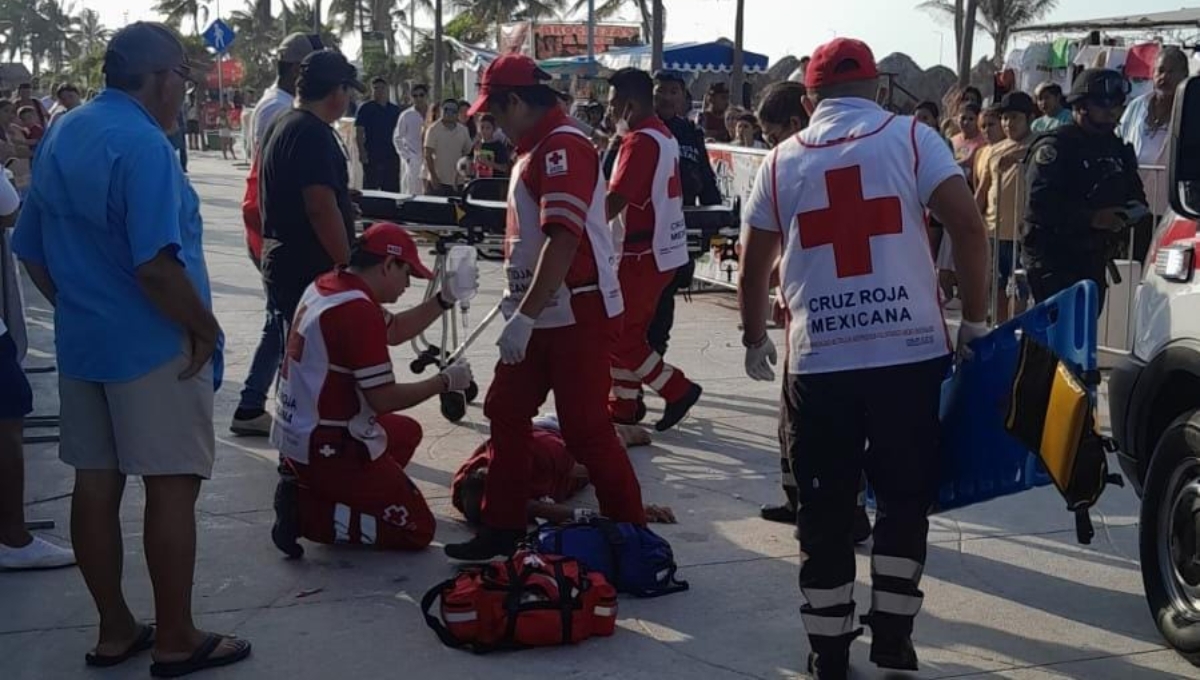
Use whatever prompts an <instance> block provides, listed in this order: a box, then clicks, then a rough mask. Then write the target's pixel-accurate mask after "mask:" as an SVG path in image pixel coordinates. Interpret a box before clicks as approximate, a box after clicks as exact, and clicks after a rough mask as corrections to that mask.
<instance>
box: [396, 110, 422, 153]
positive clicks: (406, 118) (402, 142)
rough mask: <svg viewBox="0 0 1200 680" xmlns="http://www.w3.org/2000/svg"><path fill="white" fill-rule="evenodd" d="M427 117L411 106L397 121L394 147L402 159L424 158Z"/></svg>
mask: <svg viewBox="0 0 1200 680" xmlns="http://www.w3.org/2000/svg"><path fill="white" fill-rule="evenodd" d="M424 128H425V117H424V116H422V115H421V112H420V111H418V110H417V109H416V107H415V106H410V107H408V108H407V109H404V111H402V112H401V113H400V117H399V118H397V119H396V130H395V132H393V133H392V146H394V147H396V153H397V154H399V155H400V157H401V158H407V159H413V158H422V157H423V156H422V154H424V151H423V149H424V145H425V135H424Z"/></svg>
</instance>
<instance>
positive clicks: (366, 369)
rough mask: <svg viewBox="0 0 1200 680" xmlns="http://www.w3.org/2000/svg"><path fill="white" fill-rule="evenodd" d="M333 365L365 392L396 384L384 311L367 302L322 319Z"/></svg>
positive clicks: (334, 311)
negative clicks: (348, 375) (350, 376)
mask: <svg viewBox="0 0 1200 680" xmlns="http://www.w3.org/2000/svg"><path fill="white" fill-rule="evenodd" d="M321 331H322V333H324V335H325V343H326V347H328V350H329V363H330V364H333V365H336V366H341V367H342V368H344V369H346V370H348V371H349V372H350V373H351V374H352V375H353V376H354V381H355V383H356V384H357V385H358V387H359V389H361V390H371V389H375V388H376V387H384V386H385V385H391V384H392V383H394V382H396V376H395V373H394V372H393V370H392V358H391V355H390V354H389V352H388V346H387V325H386V324H385V323H384V318H383V310H381V309H380V308H379V307H378V306H377V305H375V304H373V303H371V302H368V301H366V300H356V301H353V302H348V303H346V304H343V305H341V306H339V307H337V308H335V309H331V310H329V311H328V312H326V313H325V314H322V315H321Z"/></svg>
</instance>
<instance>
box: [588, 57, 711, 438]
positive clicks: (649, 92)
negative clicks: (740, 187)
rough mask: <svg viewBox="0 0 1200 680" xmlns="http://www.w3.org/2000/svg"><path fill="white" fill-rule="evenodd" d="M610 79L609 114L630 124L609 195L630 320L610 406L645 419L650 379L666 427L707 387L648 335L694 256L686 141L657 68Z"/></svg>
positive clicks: (616, 360)
mask: <svg viewBox="0 0 1200 680" xmlns="http://www.w3.org/2000/svg"><path fill="white" fill-rule="evenodd" d="M608 82H609V84H610V85H612V89H611V90H609V94H610V101H609V115H610V116H611V118H612V119H613V120H614V121H617V125H618V126H619V127H628V131H627V132H626V133H625V134H624V135H623V136H622V138H621V147H620V150H619V151H618V152H617V161H616V170H615V171H614V172H613V177H612V181H611V182H610V183H609V187H608V198H607V199H606V203H605V206H606V212H607V216H608V219H609V220H610V221H613V230H614V232H615V233H616V234H617V235H618V238H617V241H618V243H622V242H623V243H624V251H623V252H622V253H621V255H620V258H621V264H620V270H619V279H620V282H621V296H622V298H624V300H625V322H624V324H623V327H622V330H621V334H620V339H619V340H618V341H617V344H616V347H615V348H614V351H613V357H612V378H613V395H612V399H611V400H610V402H609V410H610V411H611V413H612V418H613V421H614V422H617V423H625V424H634V423H637V422H639V421H641V419H642V417H643V416H645V411H646V407H645V405H644V404H643V402H642V400H641V387H642V385H643V384H645V385H646V386H648V387H649V388H650V389H652V390H654V391H655V392H657V393H658V394H659V395H660V396H662V398H663V399H665V400H666V402H667V405H666V408H664V409H663V417H662V419H661V420H659V421H658V422H657V423H656V424H655V426H654V428H655V429H656V430H658V431H659V432H662V431H665V430H668V429H670V428H671V427H674V426H675V424H676V423H678V422H679V421H680V420H682V419H683V417H684V416H685V415H687V412H688V410H689V409H691V407H692V406H694V405H695V403H696V401H697V400H698V399H699V398H700V393H701V389H700V386H699V385H697V384H696V383H694V382H692V381H691V380H688V379H687V376H685V375H684V374H683V371H681V370H679V369H678V368H676V367H674V366H672V365H670V364H668V363H667V362H665V361H663V357H662V355H661V354H659V353H658V352H657V351H655V350H653V349H651V347H650V343H649V341H648V340H647V335H646V334H647V332H648V331H649V329H650V324H651V322H653V321H654V314H655V312H656V310H657V309H658V301H659V299H660V298H661V297H662V295H663V291H665V290H666V289H667V285H668V284H670V283H671V281H672V280H673V279H674V278H675V273H676V270H678V269H679V268H680V267H683V266H685V265H687V264H688V263H689V262H690V258H689V256H688V248H687V224H686V223H685V222H684V217H683V184H682V180H681V177H680V174H679V144H678V142H676V141H675V137H674V136H673V135H672V134H671V131H670V130H668V129H667V126H666V125H664V124H663V122H662V120H661V119H660V118H659V117H658V116H657V115H656V114H655V113H654V81H653V80H651V79H650V74H648V73H646V72H645V71H639V70H637V69H634V68H624V69H621V70H620V71H617V72H616V73H615V74H614V75H613V76H612V77H611V78H609V80H608ZM622 235H623V238H622Z"/></svg>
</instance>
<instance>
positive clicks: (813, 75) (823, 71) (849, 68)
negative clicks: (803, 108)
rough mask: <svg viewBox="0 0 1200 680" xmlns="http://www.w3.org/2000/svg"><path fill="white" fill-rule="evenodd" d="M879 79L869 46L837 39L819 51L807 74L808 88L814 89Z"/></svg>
mask: <svg viewBox="0 0 1200 680" xmlns="http://www.w3.org/2000/svg"><path fill="white" fill-rule="evenodd" d="M878 77H879V67H878V66H876V65H875V55H874V54H873V53H872V52H871V48H870V47H867V44H866V43H865V42H862V41H861V40H855V39H853V38H835V39H834V40H832V41H830V42H827V43H825V44H824V45H821V46H820V47H818V48H817V50H816V51H815V52H813V54H812V61H810V62H809V64H808V70H807V71H806V72H805V77H804V86H805V87H807V88H809V89H812V88H817V87H823V86H828V85H838V84H840V83H852V82H855V81H859V80H871V79H873V78H878Z"/></svg>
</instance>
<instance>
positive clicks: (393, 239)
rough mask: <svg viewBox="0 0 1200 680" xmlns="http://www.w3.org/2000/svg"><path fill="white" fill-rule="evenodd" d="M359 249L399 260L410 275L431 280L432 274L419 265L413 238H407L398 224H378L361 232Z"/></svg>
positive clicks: (419, 259) (406, 234)
mask: <svg viewBox="0 0 1200 680" xmlns="http://www.w3.org/2000/svg"><path fill="white" fill-rule="evenodd" d="M359 247H360V248H362V249H363V252H367V253H371V254H372V255H378V256H379V257H387V256H389V255H391V256H392V257H398V258H400V261H401V262H405V263H407V264H408V268H409V269H410V270H411V271H412V275H413V276H415V277H417V278H418V279H432V278H433V272H431V271H429V269H428V268H427V267H426V266H425V265H424V264H421V257H420V255H418V254H417V244H416V242H415V241H413V237H412V236H409V234H408V232H407V231H404V229H403V228H402V227H401V226H400V225H398V224H392V223H391V222H379V223H378V224H373V225H371V226H370V227H368V228H367V230H366V231H364V232H363V235H362V245H360V246H359Z"/></svg>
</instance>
